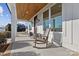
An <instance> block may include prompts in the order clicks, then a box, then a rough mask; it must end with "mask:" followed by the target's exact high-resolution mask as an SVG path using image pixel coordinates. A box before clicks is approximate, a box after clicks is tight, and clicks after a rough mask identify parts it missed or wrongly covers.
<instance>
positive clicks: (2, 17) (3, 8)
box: [0, 3, 11, 27]
mask: <svg viewBox="0 0 79 59" xmlns="http://www.w3.org/2000/svg"><path fill="white" fill-rule="evenodd" d="M8 23H11V13H10V11H9V9H8V7H7V4H6V3H0V27H2V26H6V25H7V24H8Z"/></svg>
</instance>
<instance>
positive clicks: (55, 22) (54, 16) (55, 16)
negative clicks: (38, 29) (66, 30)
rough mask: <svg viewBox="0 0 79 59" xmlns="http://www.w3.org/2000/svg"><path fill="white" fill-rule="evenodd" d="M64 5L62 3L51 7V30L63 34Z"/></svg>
mask: <svg viewBox="0 0 79 59" xmlns="http://www.w3.org/2000/svg"><path fill="white" fill-rule="evenodd" d="M61 12H62V5H61V4H60V3H57V4H55V5H54V6H53V7H51V20H50V24H51V30H52V31H57V32H61V31H62V16H61V15H62V13H61Z"/></svg>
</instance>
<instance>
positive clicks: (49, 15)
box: [49, 8, 51, 28]
mask: <svg viewBox="0 0 79 59" xmlns="http://www.w3.org/2000/svg"><path fill="white" fill-rule="evenodd" d="M50 20H51V9H50V8H49V22H50ZM50 27H51V24H50V23H49V28H50Z"/></svg>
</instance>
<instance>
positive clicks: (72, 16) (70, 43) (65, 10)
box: [62, 3, 79, 52]
mask: <svg viewBox="0 0 79 59" xmlns="http://www.w3.org/2000/svg"><path fill="white" fill-rule="evenodd" d="M78 7H79V4H78V3H76V4H75V3H72V4H67V3H66V4H62V19H63V23H62V24H63V34H62V38H63V41H62V42H63V43H62V45H63V47H66V48H68V49H71V50H74V51H78V52H79V27H78V26H79V8H78Z"/></svg>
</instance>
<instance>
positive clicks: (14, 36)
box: [10, 3, 17, 42]
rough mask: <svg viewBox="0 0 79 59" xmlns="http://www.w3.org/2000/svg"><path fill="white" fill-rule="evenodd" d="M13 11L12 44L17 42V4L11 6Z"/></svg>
mask: <svg viewBox="0 0 79 59" xmlns="http://www.w3.org/2000/svg"><path fill="white" fill-rule="evenodd" d="M10 5H11V6H10V9H11V16H12V17H11V38H12V42H15V38H16V31H17V16H16V5H15V3H13V4H10Z"/></svg>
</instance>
